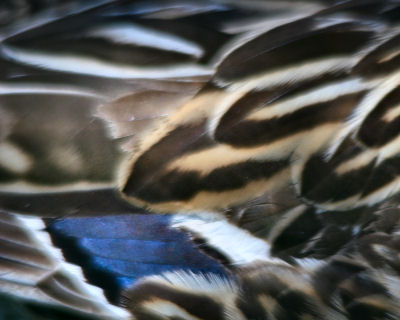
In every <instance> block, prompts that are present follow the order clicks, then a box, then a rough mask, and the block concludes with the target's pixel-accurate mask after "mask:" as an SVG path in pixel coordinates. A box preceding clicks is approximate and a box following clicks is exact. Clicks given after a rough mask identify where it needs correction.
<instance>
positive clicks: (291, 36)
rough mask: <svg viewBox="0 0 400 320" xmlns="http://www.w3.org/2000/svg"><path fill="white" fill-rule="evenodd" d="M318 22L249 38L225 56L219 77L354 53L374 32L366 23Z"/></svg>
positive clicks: (300, 22) (296, 24)
mask: <svg viewBox="0 0 400 320" xmlns="http://www.w3.org/2000/svg"><path fill="white" fill-rule="evenodd" d="M320 21H321V20H318V22H320ZM318 22H317V21H315V20H314V18H307V19H302V20H298V21H295V22H292V23H289V24H286V25H283V26H279V27H277V28H275V29H273V30H271V31H268V32H266V33H265V34H262V35H261V36H259V37H257V38H255V39H253V40H251V41H249V42H248V43H246V44H245V45H243V46H241V47H240V48H238V49H237V50H235V51H234V52H233V53H231V54H230V55H228V57H226V59H225V60H224V61H223V62H222V63H221V64H220V66H219V68H218V71H217V74H216V77H217V78H219V79H224V80H229V81H232V80H235V79H238V78H239V79H240V78H243V77H247V76H249V75H253V74H257V73H260V72H265V71H267V70H272V69H275V68H277V66H279V67H280V68H282V67H285V66H288V65H290V64H293V63H296V64H297V63H300V62H302V61H306V60H312V59H316V58H323V57H328V56H335V55H341V54H349V53H354V52H355V51H357V50H359V49H360V48H362V47H363V46H365V45H366V44H367V43H368V42H369V41H370V40H372V37H373V36H374V32H373V30H372V29H369V28H368V27H367V26H366V25H365V24H361V23H357V22H345V23H341V24H337V25H334V26H329V27H326V28H323V29H317V30H315V29H314V27H315V24H316V23H318Z"/></svg>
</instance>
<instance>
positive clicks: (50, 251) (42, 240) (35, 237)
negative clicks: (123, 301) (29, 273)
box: [0, 215, 129, 319]
mask: <svg viewBox="0 0 400 320" xmlns="http://www.w3.org/2000/svg"><path fill="white" fill-rule="evenodd" d="M15 216H16V218H17V219H18V221H19V222H20V223H21V226H23V228H24V229H25V231H26V233H27V234H29V236H30V238H31V239H32V241H34V242H35V244H36V245H37V246H38V247H39V248H40V249H41V250H43V251H44V252H46V254H47V255H48V257H49V258H50V259H51V260H53V261H54V263H55V265H58V266H57V267H55V268H54V270H53V271H52V272H56V271H57V272H60V273H62V274H63V275H64V276H67V277H68V278H69V279H70V280H71V281H72V282H73V283H74V284H75V285H76V286H77V287H78V288H79V290H80V294H82V296H83V297H84V298H86V299H89V300H91V301H93V303H95V304H96V305H97V306H98V307H99V308H101V310H102V312H103V313H104V316H106V317H107V318H110V319H128V318H129V313H128V312H127V311H126V310H124V309H122V308H119V307H117V306H114V305H111V304H109V303H108V302H107V300H106V298H105V297H104V293H103V290H101V289H100V288H98V287H95V286H93V285H90V284H88V283H87V281H86V279H85V277H84V275H83V273H82V269H81V268H80V267H78V266H76V265H73V264H70V263H67V262H66V261H65V260H64V258H63V255H62V253H61V251H60V250H59V249H56V248H55V247H53V245H52V243H51V240H50V237H49V235H48V233H47V232H45V231H44V229H45V225H44V223H43V221H42V219H40V218H37V217H33V216H20V215H15ZM0 290H1V289H0ZM75 294H76V293H75Z"/></svg>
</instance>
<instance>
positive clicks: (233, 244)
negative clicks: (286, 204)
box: [171, 214, 286, 266]
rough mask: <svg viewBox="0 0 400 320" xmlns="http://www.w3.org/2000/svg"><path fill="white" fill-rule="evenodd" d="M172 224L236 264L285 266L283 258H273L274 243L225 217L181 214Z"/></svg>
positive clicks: (175, 217)
mask: <svg viewBox="0 0 400 320" xmlns="http://www.w3.org/2000/svg"><path fill="white" fill-rule="evenodd" d="M171 225H172V227H174V228H179V229H184V230H187V231H189V232H191V233H193V234H195V235H197V236H199V237H200V238H202V239H204V240H205V241H206V242H207V244H208V245H210V246H211V247H213V248H215V249H216V250H217V251H219V252H221V253H222V254H223V255H224V256H226V257H227V258H228V259H229V261H230V262H231V263H232V264H233V265H238V266H245V265H248V264H251V263H254V262H257V261H262V262H268V263H275V264H282V265H286V262H284V261H282V260H281V259H277V258H273V257H271V255H270V250H271V246H270V245H269V244H268V243H267V242H266V241H263V240H261V239H259V238H256V237H254V236H252V235H251V234H250V233H249V232H247V231H245V230H243V229H241V228H239V227H236V226H235V225H233V224H231V223H229V222H228V221H226V220H223V219H215V218H213V219H209V216H202V215H187V214H186V215H185V214H180V215H176V216H174V218H173V219H172V224H171Z"/></svg>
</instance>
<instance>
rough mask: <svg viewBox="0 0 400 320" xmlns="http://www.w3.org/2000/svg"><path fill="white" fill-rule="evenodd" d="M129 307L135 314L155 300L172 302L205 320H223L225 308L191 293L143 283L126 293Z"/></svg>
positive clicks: (202, 296) (205, 297) (207, 298)
mask: <svg viewBox="0 0 400 320" xmlns="http://www.w3.org/2000/svg"><path fill="white" fill-rule="evenodd" d="M124 295H125V297H126V300H127V301H128V302H127V307H128V309H129V310H131V312H132V313H133V314H135V310H136V309H140V307H141V304H142V303H145V302H150V301H151V300H153V299H160V300H165V301H170V302H172V303H174V304H176V305H177V306H179V307H181V308H182V309H184V310H186V311H187V312H188V313H189V314H192V315H194V316H195V317H198V318H200V319H205V320H223V319H224V311H223V306H221V305H219V304H218V303H216V302H215V301H213V300H212V299H211V298H209V297H207V296H204V295H201V294H195V293H190V292H182V291H179V290H176V289H173V288H170V287H166V286H163V285H162V284H157V283H151V282H147V283H143V284H141V285H139V286H138V287H136V288H133V289H130V290H128V291H127V292H125V294H124Z"/></svg>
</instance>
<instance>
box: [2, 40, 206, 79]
mask: <svg viewBox="0 0 400 320" xmlns="http://www.w3.org/2000/svg"><path fill="white" fill-rule="evenodd" d="M2 53H3V54H4V55H5V56H6V57H7V58H9V59H11V60H14V61H18V62H20V63H24V64H28V65H33V66H38V67H40V68H44V69H49V70H55V71H60V72H70V73H76V74H85V75H91V76H99V77H105V78H117V79H131V78H141V79H157V78H158V79H166V78H178V77H192V76H207V75H211V74H212V70H211V69H210V68H206V67H201V66H199V65H196V64H189V63H188V64H176V65H168V66H156V67H154V66H153V67H141V66H133V65H127V64H117V63H110V62H106V61H101V60H98V59H95V58H89V57H84V56H78V55H65V54H51V53H44V52H39V51H30V50H21V49H18V48H13V47H11V46H4V47H3V49H2Z"/></svg>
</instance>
